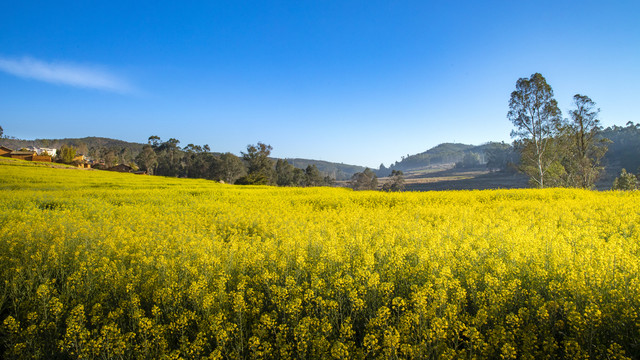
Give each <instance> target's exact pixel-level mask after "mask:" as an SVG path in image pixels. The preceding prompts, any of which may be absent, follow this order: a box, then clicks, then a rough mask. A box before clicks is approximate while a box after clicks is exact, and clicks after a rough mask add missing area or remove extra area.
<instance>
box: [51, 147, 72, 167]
mask: <svg viewBox="0 0 640 360" xmlns="http://www.w3.org/2000/svg"><path fill="white" fill-rule="evenodd" d="M56 156H57V158H58V160H60V161H61V162H63V163H65V164H71V163H72V162H73V158H75V157H76V148H75V147H73V146H66V145H63V146H62V147H61V148H60V149H59V150H58V151H57V153H56Z"/></svg>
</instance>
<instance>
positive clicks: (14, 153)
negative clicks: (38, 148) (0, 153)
mask: <svg viewBox="0 0 640 360" xmlns="http://www.w3.org/2000/svg"><path fill="white" fill-rule="evenodd" d="M33 154H35V151H21V150H15V151H12V152H11V155H33Z"/></svg>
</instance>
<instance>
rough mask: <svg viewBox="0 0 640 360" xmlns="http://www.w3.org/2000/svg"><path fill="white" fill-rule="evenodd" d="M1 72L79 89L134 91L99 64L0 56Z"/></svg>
mask: <svg viewBox="0 0 640 360" xmlns="http://www.w3.org/2000/svg"><path fill="white" fill-rule="evenodd" d="M0 71H4V72H6V73H9V74H12V75H15V76H19V77H23V78H29V79H35V80H40V81H46V82H49V83H53V84H61V85H69V86H75V87H81V88H91V89H98V90H103V91H111V92H117V93H131V92H133V90H134V89H133V87H132V86H131V85H130V84H129V83H128V82H127V81H126V80H125V79H122V78H120V77H118V76H116V75H115V74H112V73H110V72H108V71H106V70H104V69H102V68H101V67H99V66H87V65H78V64H73V63H67V62H45V61H41V60H37V59H34V58H30V57H23V58H19V59H10V58H5V57H0Z"/></svg>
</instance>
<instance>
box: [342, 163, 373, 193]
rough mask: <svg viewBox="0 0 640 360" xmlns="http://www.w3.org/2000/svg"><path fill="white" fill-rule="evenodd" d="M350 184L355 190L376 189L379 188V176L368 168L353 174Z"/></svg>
mask: <svg viewBox="0 0 640 360" xmlns="http://www.w3.org/2000/svg"><path fill="white" fill-rule="evenodd" d="M349 186H351V188H352V189H353V190H375V189H377V188H378V177H377V176H376V174H375V173H374V172H373V171H372V170H371V169H369V168H366V169H364V171H363V172H358V173H355V174H353V176H352V177H351V181H349Z"/></svg>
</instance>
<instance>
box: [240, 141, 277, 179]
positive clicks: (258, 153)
mask: <svg viewBox="0 0 640 360" xmlns="http://www.w3.org/2000/svg"><path fill="white" fill-rule="evenodd" d="M271 150H273V147H271V145H267V144H263V143H261V142H258V143H257V144H256V145H247V152H243V153H242V159H243V160H244V161H245V162H246V163H247V168H248V169H247V175H246V176H244V177H243V178H242V179H241V181H239V183H240V184H242V185H251V184H255V185H267V184H271V183H272V177H273V176H274V171H273V162H272V161H271V159H269V155H270V154H271ZM239 180H240V179H239Z"/></svg>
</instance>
